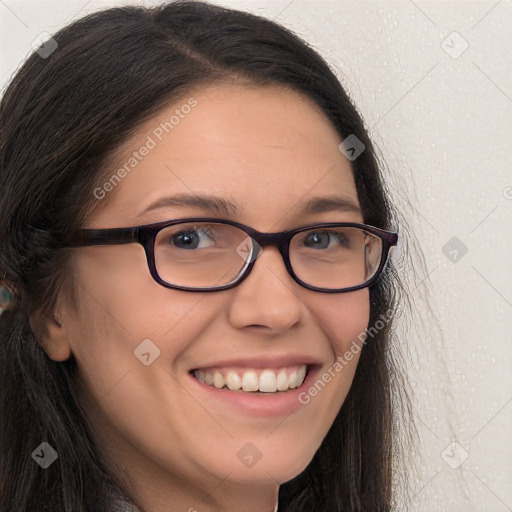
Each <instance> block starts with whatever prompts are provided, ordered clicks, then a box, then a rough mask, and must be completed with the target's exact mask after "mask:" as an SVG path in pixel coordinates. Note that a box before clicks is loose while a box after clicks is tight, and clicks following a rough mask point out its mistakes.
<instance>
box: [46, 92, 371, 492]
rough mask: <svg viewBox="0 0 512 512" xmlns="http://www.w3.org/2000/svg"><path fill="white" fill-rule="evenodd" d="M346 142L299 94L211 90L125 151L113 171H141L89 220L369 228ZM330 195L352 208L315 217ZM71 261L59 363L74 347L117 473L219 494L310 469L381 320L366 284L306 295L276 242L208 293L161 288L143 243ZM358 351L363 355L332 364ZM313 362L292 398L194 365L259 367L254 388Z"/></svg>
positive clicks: (147, 128)
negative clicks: (231, 205)
mask: <svg viewBox="0 0 512 512" xmlns="http://www.w3.org/2000/svg"><path fill="white" fill-rule="evenodd" d="M190 98H193V100H190ZM184 105H189V106H190V108H188V107H184ZM173 115H174V118H172V119H171V116H173ZM170 119H171V121H170V122H169V120H170ZM166 122H167V123H168V124H167V125H166V124H165V123H166ZM148 137H149V138H148ZM150 139H151V140H150ZM151 141H152V142H151ZM340 142H341V139H340V137H339V136H338V134H337V133H336V131H335V130H334V129H333V127H332V126H331V125H330V123H329V122H328V121H327V120H326V119H325V118H324V117H323V116H322V114H321V111H320V110H319V109H318V108H317V107H316V106H314V105H312V104H311V103H310V102H309V101H308V100H306V99H305V98H304V97H303V96H301V95H299V94H297V93H295V92H291V91H290V90H284V89H278V88H269V87H267V88H261V87H260V88H258V87H253V88H249V87H242V86H238V87H235V86H233V85H217V86H212V87H209V88H203V89H198V90H196V91H194V92H193V93H191V94H190V95H189V96H187V97H186V98H185V99H184V100H182V101H179V102H177V103H175V104H173V105H172V106H170V107H169V108H166V109H165V111H162V112H161V114H159V115H158V116H157V117H156V118H154V119H152V120H150V121H149V122H147V123H146V124H145V125H144V126H142V127H141V128H140V129H139V130H138V132H137V133H136V135H135V136H134V137H133V138H132V139H131V140H130V141H129V143H127V144H125V145H124V146H123V147H122V150H121V151H120V152H119V153H118V154H117V155H116V160H115V162H114V164H113V165H112V174H114V173H116V172H117V170H118V169H120V168H122V167H123V165H124V164H125V163H128V165H127V166H126V167H125V170H126V169H129V172H126V173H124V174H126V175H125V176H123V177H122V179H121V180H120V181H119V180H114V182H115V185H112V186H110V187H109V186H108V185H107V186H105V187H103V188H102V189H101V190H102V191H104V192H105V194H103V192H99V191H98V189H97V190H96V191H95V194H96V196H97V197H101V196H102V195H106V197H104V198H102V199H98V202H99V203H101V204H98V206H100V207H101V208H99V209H98V212H97V214H96V215H95V216H94V217H93V218H92V219H91V220H90V221H89V222H88V225H87V226H85V227H88V228H113V227H126V226H136V225H142V224H150V223H156V222H160V221H165V220H169V219H176V218H181V217H201V216H208V217H216V218H222V219H232V220H235V221H238V222H241V223H244V224H247V225H249V226H251V227H253V228H255V229H257V230H260V231H263V232H270V231H272V232H275V231H283V230H287V229H291V228H295V227H298V226H302V225H306V224H310V223H314V222H342V221H353V222H362V221H363V218H362V215H361V212H360V211H359V210H358V206H359V202H358V198H357V193H356V188H355V184H354V179H353V176H352V172H351V166H350V162H349V161H348V160H347V159H346V158H345V157H344V156H343V155H342V153H341V152H340V151H339V149H338V146H339V144H340ZM143 147H146V148H148V149H147V150H143V149H141V148H143ZM134 152H135V153H134ZM131 158H132V160H130V159H131ZM133 159H135V160H133ZM135 161H136V163H135ZM130 162H131V163H130ZM133 164H135V165H133ZM112 174H109V175H108V177H110V176H111V175H112ZM121 175H123V173H122V172H121ZM118 176H119V174H118ZM108 177H107V179H108ZM118 181H119V182H118ZM178 194H179V195H187V196H188V197H190V198H192V199H193V198H197V197H199V196H200V197H202V196H206V195H208V196H215V197H217V198H220V199H222V200H229V201H232V202H236V205H237V210H236V212H235V211H231V210H222V209H220V210H213V209H209V208H205V207H200V206H194V205H185V204H179V205H178V204H177V205H171V204H170V203H171V202H170V201H168V202H167V204H165V203H166V202H165V201H164V199H165V198H169V197H171V196H175V195H178ZM333 195H336V196H339V197H340V198H343V200H345V201H346V202H347V203H350V204H351V205H353V208H344V209H343V208H341V209H332V210H330V211H324V212H317V213H304V212H303V209H304V206H305V204H306V203H307V202H310V201H312V200H313V199H315V198H322V197H326V196H333ZM155 205H156V206H155ZM74 261H75V264H74V276H73V278H74V283H75V287H76V292H77V294H78V298H79V300H78V306H77V307H76V309H74V308H73V307H72V305H71V303H70V302H63V305H62V306H61V308H60V310H59V311H58V316H59V318H60V321H61V323H62V327H61V328H57V327H54V330H53V331H52V332H53V340H52V341H53V344H52V346H53V347H59V349H58V350H57V349H55V350H56V352H55V354H58V355H55V356H54V357H55V358H56V359H59V358H60V359H64V358H65V357H67V356H68V355H69V351H71V352H72V353H73V355H74V357H75V358H76V361H77V364H78V366H79V370H80V374H81V376H82V378H83V382H84V385H85V389H86V390H87V391H88V392H89V393H90V395H91V396H92V397H93V401H94V407H91V409H90V417H91V420H92V421H93V422H94V424H95V425H96V427H97V433H98V436H99V442H100V444H101V445H102V449H103V450H105V454H106V455H107V456H109V457H112V459H113V460H114V461H115V462H116V464H117V466H118V467H123V468H124V469H125V470H127V471H128V472H130V473H131V474H132V475H137V476H136V478H140V479H143V478H144V475H146V476H147V475H149V474H151V475H152V482H153V483H152V484H151V485H156V484H155V483H154V482H156V481H157V480H158V479H160V481H161V482H164V481H165V480H166V479H167V480H168V481H169V482H174V483H176V485H178V484H179V485H180V489H182V490H183V489H191V488H194V487H196V488H197V487H199V488H201V489H203V491H204V492H209V491H211V490H212V489H214V488H215V489H216V490H215V491H214V492H215V493H222V489H223V488H225V489H227V488H228V487H229V485H237V484H245V485H246V484H251V485H269V486H275V485H276V484H277V483H283V482H286V481H288V480H290V479H292V478H293V477H295V476H296V475H298V474H299V473H300V472H302V471H303V470H304V469H305V467H306V466H307V465H308V463H309V462H310V461H311V459H312V457H313V455H314V454H315V452H316V450H317V449H318V447H319V445H320V444H321V442H322V440H323V438H324V437H325V435H326V433H327V431H328V430H329V428H330V426H331V424H332V422H333V420H334V418H335V416H336V414H337V413H338V411H339V409H340V407H341V405H342V403H343V401H344V399H345V397H346V395H347V392H348V390H349V388H350V385H351V382H352V379H353V375H354V371H355V369H356V365H357V361H358V350H353V347H354V346H355V345H354V343H353V342H354V340H357V338H358V336H359V335H360V333H362V332H363V331H364V330H365V329H366V327H367V324H368V319H369V296H368V290H367V289H363V290H359V291H355V292H351V293H334V294H332V293H319V292H315V291H312V290H308V289H306V288H303V287H301V286H300V285H299V284H297V283H296V282H295V281H294V280H293V279H292V277H291V276H290V275H289V274H288V273H287V271H286V269H285V266H284V262H283V260H282V258H281V256H280V254H279V252H278V250H277V248H275V247H270V246H268V247H265V249H264V251H263V253H262V254H261V255H260V256H259V257H258V258H257V260H256V263H255V266H254V268H253V270H252V273H251V274H250V275H249V276H248V277H247V278H246V279H245V280H244V281H243V282H241V283H240V284H239V285H238V286H236V287H234V288H232V289H229V290H224V291H217V292H210V293H202V292H187V291H180V290H174V289H167V288H165V287H163V286H160V285H159V284H157V283H156V282H155V281H154V280H153V278H152V277H151V275H150V273H149V270H148V266H147V263H146V257H145V254H144V250H143V248H142V246H141V245H139V244H137V243H132V244H127V245H113V246H96V247H83V248H78V249H76V250H75V260H74ZM148 340H149V341H148ZM141 343H143V345H141ZM357 345H358V346H359V345H360V343H359V342H357ZM351 348H352V352H353V353H354V357H353V358H351V359H350V360H348V361H347V360H344V362H343V365H342V369H340V368H339V365H338V366H337V367H336V368H337V369H336V370H333V365H334V363H335V362H336V360H337V358H338V356H342V355H343V354H344V353H346V352H347V351H349V350H350V349H351ZM141 353H143V354H145V355H143V356H141ZM148 354H149V355H148ZM137 355H138V356H139V357H137ZM304 364H306V365H310V366H312V370H311V371H310V373H309V374H308V375H307V376H306V381H305V382H304V383H303V384H301V385H300V387H299V388H298V389H294V390H293V389H292V390H289V391H281V392H279V393H277V392H275V393H273V392H261V393H255V392H254V391H253V392H250V391H247V392H244V391H231V390H228V389H217V388H216V387H215V385H207V384H204V383H202V382H199V380H197V378H195V377H194V376H193V374H192V371H193V370H198V369H201V370H203V371H205V372H206V371H208V372H209V373H210V374H211V375H212V376H213V375H214V374H215V372H216V371H218V372H219V373H220V374H221V375H222V376H223V377H227V373H228V371H230V370H231V371H232V372H234V373H236V374H238V376H239V377H240V379H241V380H243V378H244V375H245V373H248V374H249V376H246V377H245V380H246V384H247V383H249V384H247V385H248V386H250V382H251V381H254V374H256V377H257V379H256V382H257V383H258V384H259V383H260V380H259V376H260V375H261V374H262V373H263V372H265V373H266V377H265V378H269V379H270V381H272V375H274V374H275V375H276V376H277V377H279V373H282V375H281V377H280V379H281V382H286V379H285V377H288V380H289V378H290V375H291V374H292V373H293V372H295V371H297V372H298V373H299V380H300V371H299V370H300V368H301V366H302V365H304ZM266 370H269V371H270V372H269V371H266ZM326 375H327V377H326ZM329 375H330V378H329ZM322 376H323V377H324V380H323V381H322ZM217 378H218V377H217ZM231 378H233V377H231ZM293 378H295V377H293ZM317 381H321V383H320V384H321V385H319V384H318V382H317ZM235 382H236V377H235ZM315 382H317V390H316V393H315V391H313V392H311V393H310V392H309V391H308V390H310V389H311V388H312V386H314V384H315ZM283 385H284V384H283ZM148 485H149V484H148ZM217 486H218V487H217ZM212 492H213V491H212Z"/></svg>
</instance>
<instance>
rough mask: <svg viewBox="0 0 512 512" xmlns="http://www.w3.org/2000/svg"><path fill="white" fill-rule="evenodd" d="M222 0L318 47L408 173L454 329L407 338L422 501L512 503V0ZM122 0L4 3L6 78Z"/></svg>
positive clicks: (456, 510) (442, 505)
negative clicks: (50, 37) (69, 28)
mask: <svg viewBox="0 0 512 512" xmlns="http://www.w3.org/2000/svg"><path fill="white" fill-rule="evenodd" d="M126 3H131V4H133V3H135V2H133V1H132V2H126ZM141 3H143V4H144V5H153V4H154V3H156V2H141ZM213 3H217V4H220V5H225V6H228V7H235V8H242V9H245V10H248V11H251V12H254V13H257V14H261V15H263V16H266V17H269V18H271V19H275V20H277V21H279V22H280V23H282V24H284V25H285V26H287V27H288V28H291V29H292V30H294V31H296V32H297V33H298V34H299V35H300V36H302V37H303V38H304V39H305V40H306V41H308V42H309V43H310V44H311V45H312V46H314V47H315V48H316V49H317V50H318V51H320V53H321V54H322V55H323V56H324V57H325V58H326V59H327V60H328V61H329V63H330V64H331V65H332V66H333V68H334V69H335V70H336V72H337V74H338V76H339V77H340V79H341V80H342V83H343V84H344V86H345V87H346V88H347V90H348V92H349V94H350V95H351V97H352V98H353V99H354V101H355V103H356V105H357V107H358V108H359V110H360V112H361V113H362V115H363V117H364V119H365V122H366V126H367V127H368V128H369V129H370V136H371V137H373V139H374V140H375V142H376V144H377V146H378V147H379V149H380V151H381V153H382V155H383V157H384V158H385V161H386V162H387V164H388V165H389V167H390V168H391V169H392V171H393V173H394V174H395V176H397V177H398V180H397V182H396V183H395V184H391V188H392V189H396V190H397V191H398V190H399V188H400V187H399V185H400V186H401V187H405V188H406V189H407V196H408V197H409V199H410V201H411V205H410V206H408V207H407V208H408V212H409V214H408V220H409V222H410V225H411V227H412V228H413V230H414V232H415V233H416V236H417V237H418V239H419V241H420V245H421V247H422V249H423V252H424V254H425V259H426V268H425V269H421V268H419V267H418V269H417V273H418V275H417V278H416V279H417V284H418V289H417V291H418V293H420V291H421V292H422V293H424V292H423V286H424V285H425V284H427V283H430V284H429V286H430V290H431V301H432V307H433V309H434V310H435V313H436V315H437V318H438V320H439V324H440V326H441V328H442V339H441V336H440V334H439V333H438V331H437V330H436V329H435V326H434V324H433V323H432V322H433V321H432V320H431V317H430V316H428V315H427V314H426V313H425V312H424V311H422V310H420V311H419V315H420V316H423V320H424V322H423V324H422V326H421V329H420V331H419V332H418V334H417V335H416V336H410V337H408V339H404V340H403V342H404V343H407V344H408V345H409V346H411V348H413V349H414V352H415V354H416V355H415V357H414V364H413V365H411V368H410V374H411V382H412V383H413V387H414V389H415V395H416V398H415V405H414V411H415V417H416V423H417V427H418V431H419V444H418V446H417V447H416V448H417V450H416V453H415V454H414V461H413V462H412V463H411V467H410V468H409V469H408V471H410V472H411V474H414V475H415V476H414V478H413V492H412V495H413V503H412V505H410V506H409V510H414V511H429V512H437V511H450V512H462V511H464V512H469V511H473V510H474V511H489V512H505V511H511V510H512V485H511V482H512V434H511V431H512V429H511V425H512V379H511V377H510V376H511V375H512V371H511V369H512V351H511V334H510V333H511V328H512V229H511V224H512V222H511V221H512V165H511V164H512V156H511V131H512V130H511V127H512V122H511V121H512V66H511V64H510V55H511V54H512V37H511V36H512V22H511V20H512V2H511V1H510V0H500V1H494V0H492V1H489V2H488V1H477V2H469V1H452V2H444V1H429V2H427V1H421V2H420V1H416V2H413V1H412V0H401V1H394V2H389V1H373V2H367V1H355V0H337V1H330V2H326V1H314V0H312V1H304V0H292V1H290V0H275V1H271V0H267V1H256V0H255V1H242V0H238V1H231V0H224V1H222V2H220V1H217V0H216V1H214V2H213ZM124 4H125V2H123V1H108V2H107V1H100V0H92V1H89V2H86V0H80V1H76V0H67V1H66V2H60V1H42V0H41V1H37V2H35V1H25V0H1V1H0V43H1V54H0V55H1V61H0V87H3V85H4V84H5V83H6V82H7V81H8V79H9V77H10V76H11V75H12V73H13V72H14V71H15V70H16V69H17V67H18V66H19V65H20V63H21V62H22V61H23V60H24V59H25V57H26V56H27V55H28V54H29V53H30V51H31V48H30V45H31V41H32V40H34V39H35V38H36V37H37V36H38V35H39V34H40V33H41V32H43V31H46V32H49V33H53V32H54V31H56V30H58V29H60V28H61V27H62V26H64V25H65V24H67V23H69V22H70V21H71V20H73V19H76V18H77V17H80V16H82V15H85V14H87V13H89V12H93V11H96V10H99V9H101V8H105V7H110V6H119V5H124ZM453 32H456V33H455V34H453ZM507 34H508V35H507ZM466 45H467V48H466ZM465 48H466V49H465ZM464 49H465V50H464ZM463 50H464V51H463ZM466 251H467V252H466ZM404 270H405V269H404ZM412 288H414V286H413V287H412ZM446 397H451V399H450V400H445V398H446ZM452 443H456V444H452Z"/></svg>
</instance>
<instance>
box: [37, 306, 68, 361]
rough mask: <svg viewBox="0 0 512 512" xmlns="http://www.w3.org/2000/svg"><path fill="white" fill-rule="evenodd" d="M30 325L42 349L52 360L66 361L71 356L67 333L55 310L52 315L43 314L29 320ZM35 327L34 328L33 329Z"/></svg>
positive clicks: (60, 317)
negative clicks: (34, 319)
mask: <svg viewBox="0 0 512 512" xmlns="http://www.w3.org/2000/svg"><path fill="white" fill-rule="evenodd" d="M30 327H31V328H32V331H33V332H34V333H39V334H36V337H37V338H38V339H39V341H40V343H41V345H42V346H43V349H44V351H45V352H46V353H47V354H48V357H49V358H50V359H53V360H54V361H66V360H67V359H69V357H70V356H71V346H70V344H69V339H68V333H67V331H66V326H65V322H64V321H63V320H62V316H61V315H60V314H59V313H58V312H56V313H55V314H53V315H45V316H43V317H40V318H39V319H37V320H36V321H35V322H33V321H32V320H31V321H30ZM34 327H35V329H34Z"/></svg>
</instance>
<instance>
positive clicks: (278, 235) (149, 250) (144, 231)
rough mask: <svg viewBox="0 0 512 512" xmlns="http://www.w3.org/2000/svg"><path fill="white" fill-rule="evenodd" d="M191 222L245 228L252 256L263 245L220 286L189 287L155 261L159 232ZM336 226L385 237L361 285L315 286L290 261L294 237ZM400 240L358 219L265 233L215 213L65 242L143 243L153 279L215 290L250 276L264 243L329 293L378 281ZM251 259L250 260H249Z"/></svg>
mask: <svg viewBox="0 0 512 512" xmlns="http://www.w3.org/2000/svg"><path fill="white" fill-rule="evenodd" d="M187 222H214V223H220V224H227V225H230V226H233V227H236V228H239V229H240V230H242V231H243V232H245V233H246V234H247V235H248V236H249V237H250V239H251V244H252V252H251V256H252V255H253V253H254V250H255V247H254V243H253V240H254V241H256V243H257V244H258V245H259V248H258V247H257V248H256V251H257V253H256V255H255V257H254V259H252V261H250V262H249V264H248V265H247V267H246V268H245V270H243V272H241V274H239V275H238V277H237V278H236V279H235V280H234V281H233V282H232V283H229V284H227V285H222V286H217V287H199V288H197V287H187V286H182V285H177V284H171V283H168V282H167V281H165V280H164V279H162V278H161V277H160V275H159V274H158V270H157V268H156V262H155V240H156V237H157V234H158V233H159V231H161V230H162V229H164V228H166V227H169V226H172V225H174V224H184V223H187ZM332 227H347V228H351V227H352V228H359V229H362V230H363V231H367V232H368V233H371V234H373V235H375V236H377V237H379V238H380V239H381V240H382V252H381V259H380V262H379V266H378V267H377V270H376V271H375V274H374V275H373V276H372V277H371V278H370V279H369V280H367V281H365V282H364V283H362V284H360V285H356V286H351V287H349V288H339V289H330V288H322V287H318V286H312V285H309V284H308V283H306V282H304V281H302V280H301V279H300V278H299V277H298V276H297V275H296V274H295V272H294V271H293V268H292V265H291V262H290V252H289V250H290V242H291V239H292V238H293V237H294V236H295V235H296V234H297V233H300V232H302V231H307V230H309V229H313V228H332ZM397 242H398V233H395V232H393V231H386V230H384V229H381V228H376V227H374V226H370V225H368V224H363V223H357V222H323V223H314V224H308V225H306V226H300V227H298V228H294V229H289V230H286V231H280V232H274V233H263V232H261V231H257V230H256V229H254V228H252V227H250V226H247V225H246V224H242V223H240V222H236V221H232V220H227V219H218V218H214V217H186V218H181V219H173V220H167V221H162V222H157V223H153V224H144V225H141V226H132V227H125V228H103V229H78V230H77V231H75V232H74V233H72V234H71V235H70V236H68V237H67V238H66V239H65V241H64V244H65V245H66V246H67V247H88V246H97V245H121V244H128V243H139V244H140V245H142V247H143V248H144V252H145V254H146V260H147V264H148V268H149V272H150V274H151V276H152V277H153V279H154V280H155V281H156V282H157V283H158V284H160V285H161V286H164V287H165V288H171V289H176V290H183V291H190V292H214V291H222V290H228V289H230V288H234V287H235V286H237V285H239V284H240V283H241V282H242V281H243V280H244V279H246V278H247V276H248V275H249V274H250V273H251V270H252V268H253V267H254V263H255V262H256V259H257V258H258V256H259V253H260V248H261V250H263V247H265V246H268V245H272V246H274V247H277V248H278V250H279V252H280V254H281V256H282V258H283V261H284V264H285V267H286V270H287V271H288V273H289V274H290V276H291V277H292V278H293V280H294V281H295V282H296V283H298V284H299V285H301V286H303V287H304V288H307V289H309V290H313V291H319V292H325V293H346V292H351V291H355V290H360V289H362V288H367V287H369V286H371V285H372V284H374V283H375V282H376V281H377V279H378V278H379V276H380V274H381V273H382V270H383V269H384V267H385V265H386V263H387V260H388V258H389V251H390V249H391V248H392V247H393V246H396V244H397ZM246 263H247V261H246Z"/></svg>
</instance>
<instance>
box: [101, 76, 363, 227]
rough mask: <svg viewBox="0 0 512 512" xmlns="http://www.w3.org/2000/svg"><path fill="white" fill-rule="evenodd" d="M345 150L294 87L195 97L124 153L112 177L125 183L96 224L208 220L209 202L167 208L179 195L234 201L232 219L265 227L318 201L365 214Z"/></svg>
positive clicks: (151, 125)
mask: <svg viewBox="0 0 512 512" xmlns="http://www.w3.org/2000/svg"><path fill="white" fill-rule="evenodd" d="M340 142H341V137H340V136H339V134H338V133H337V132H336V130H335V129H334V127H333V126H332V124H331V123H330V122H329V121H328V120H327V119H326V117H325V115H324V114H323V112H322V111H321V109H320V108H319V107H318V106H317V105H315V104H314V103H313V102H312V101H311V100H310V99H309V98H307V97H305V96H304V95H301V94H299V93H297V92H294V91H291V90H289V89H285V88H278V87H252V86H251V87H248V86H240V85H236V86H235V85H215V86H210V87H208V88H202V89H196V90H194V91H192V92H191V93H190V94H188V95H186V96H185V97H183V98H182V99H181V100H178V101H176V102H174V103H173V104H172V105H169V106H168V107H166V108H165V109H163V110H162V111H161V112H160V113H159V114H158V115H157V116H155V117H154V118H152V119H150V120H149V121H147V122H145V123H144V124H143V125H141V126H140V127H139V128H138V130H137V131H136V132H135V134H134V135H133V136H132V138H131V139H130V140H129V141H127V142H126V143H125V144H124V145H123V146H122V147H121V148H120V149H119V150H118V151H117V153H116V155H115V158H114V160H113V162H112V165H111V166H110V171H111V172H112V174H116V173H117V174H118V175H119V174H121V175H122V179H120V180H117V179H116V180H114V181H115V182H116V183H115V185H113V186H112V187H108V188H109V191H108V192H107V193H108V194H110V196H109V197H108V198H107V199H108V205H107V206H106V207H105V208H104V210H103V211H102V213H101V214H100V216H99V218H98V219H97V222H98V223H99V224H101V225H102V226H105V227H106V225H105V222H109V223H111V224H112V225H121V224H119V222H121V221H122V222H123V223H124V224H125V225H129V224H130V222H132V223H136V224H141V223H143V222H144V223H146V222H147V223H149V222H157V221H159V220H165V219H166V218H171V216H172V215H171V214H175V215H174V216H175V217H177V216H178V214H179V216H186V214H192V213H194V212H196V213H208V212H207V211H205V210H204V209H203V210H201V208H202V206H201V201H196V202H195V203H194V204H195V206H190V205H189V206H187V204H186V203H187V202H186V201H184V202H182V204H181V206H179V207H176V206H175V205H174V206H173V205H172V204H171V202H170V201H167V202H166V201H165V197H168V196H175V195H179V196H180V197H184V196H186V195H190V196H192V197H194V196H196V197H198V196H205V195H209V196H215V197H219V198H222V199H225V200H226V201H228V202H230V203H234V204H235V205H236V209H233V208H229V209H225V215H223V216H224V217H229V216H230V215H232V216H236V217H234V218H236V219H237V220H239V221H242V222H252V223H253V224H254V221H255V219H259V221H260V222H261V224H260V225H259V227H261V228H262V229H263V228H265V226H266V227H269V226H274V225H275V223H276V221H277V220H278V219H283V222H285V221H286V218H288V219H291V218H292V217H293V215H294V210H297V208H298V207H299V205H300V206H304V204H305V203H307V202H310V201H311V200H312V199H314V198H315V197H318V196H327V195H329V196H333V195H337V196H339V197H341V198H342V199H343V200H346V202H351V203H353V204H354V205H356V206H357V205H358V201H357V192H356V188H355V183H354V179H353V175H352V169H351V166H350V162H349V161H348V160H347V159H346V158H345V157H344V156H343V154H342V153H341V152H340V151H339V149H338V146H339V144H340ZM119 169H124V172H121V173H119V172H118V170H119ZM107 176H109V174H108V173H107ZM162 199H163V201H162ZM155 204H160V208H152V206H154V205H155ZM187 208H188V209H187ZM297 211H298V210H297ZM128 219H129V220H128Z"/></svg>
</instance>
